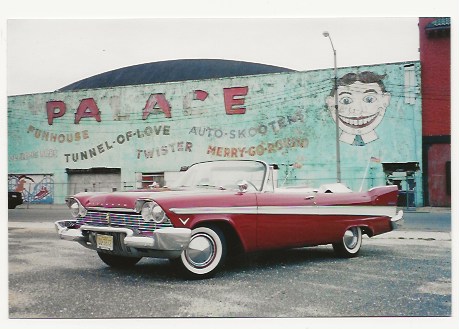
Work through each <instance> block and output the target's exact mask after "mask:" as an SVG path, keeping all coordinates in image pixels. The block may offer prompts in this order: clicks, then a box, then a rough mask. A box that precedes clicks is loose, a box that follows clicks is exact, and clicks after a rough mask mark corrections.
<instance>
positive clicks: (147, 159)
mask: <svg viewBox="0 0 459 329" xmlns="http://www.w3.org/2000/svg"><path fill="white" fill-rule="evenodd" d="M407 65H408V68H409V69H408V70H410V69H411V70H413V72H414V73H412V74H411V75H409V74H408V77H409V78H406V77H407V72H406V71H407V67H406V66H407ZM409 65H411V66H409ZM365 71H369V72H373V73H376V74H379V75H384V78H383V80H382V81H383V83H384V86H385V89H386V93H387V94H390V101H388V104H387V108H386V110H385V113H384V115H382V114H380V116H381V118H380V119H381V120H380V124H379V125H377V126H376V128H374V131H373V132H372V133H371V134H370V135H372V136H373V138H372V140H371V141H368V139H367V142H365V138H361V137H359V136H357V137H356V140H355V141H354V142H353V144H350V142H349V138H350V135H352V134H350V135H349V134H347V135H346V136H347V139H348V140H347V141H342V142H340V148H341V167H342V181H343V182H344V183H345V184H346V185H348V186H349V187H351V188H352V189H356V190H358V189H359V187H360V185H361V183H362V178H363V177H364V176H365V172H366V169H367V167H368V171H367V174H366V180H365V181H364V188H369V187H371V186H375V185H384V184H385V178H384V177H385V176H384V174H383V172H382V166H381V164H380V163H378V162H372V161H370V158H371V157H374V158H378V159H380V160H381V161H382V162H407V161H418V162H419V163H420V164H421V163H422V161H421V159H422V154H421V151H422V133H421V100H420V97H419V90H420V86H419V85H420V81H421V80H420V63H419V62H412V63H393V64H382V65H372V66H362V67H349V68H341V69H339V70H338V77H342V76H344V75H345V74H347V73H357V72H365ZM410 79H411V80H410ZM413 79H414V80H413ZM333 86H334V85H333V70H317V71H308V72H295V73H281V74H270V75H259V76H248V77H237V78H224V79H217V80H202V81H186V82H177V83H165V84H153V85H139V86H127V87H115V88H105V89H92V90H82V91H73V92H53V93H44V94H34V95H20V96H12V97H8V155H9V157H8V172H9V173H10V174H30V175H32V174H36V175H40V174H52V175H53V179H54V182H55V183H62V184H65V183H66V182H67V174H66V171H65V170H66V168H70V169H86V168H94V167H110V168H121V175H122V181H128V182H129V181H130V182H132V181H134V180H135V173H136V172H162V171H178V170H179V169H180V167H181V166H185V165H189V164H192V163H194V162H199V161H205V160H212V159H229V158H238V159H262V160H265V161H267V162H269V163H278V164H294V166H291V167H289V168H290V169H289V170H291V173H290V175H289V177H288V178H289V179H288V180H287V182H288V184H294V185H296V184H306V185H311V186H318V185H320V184H322V183H327V182H333V181H334V180H335V179H336V159H335V158H336V156H335V155H336V154H335V122H334V120H333V118H332V116H331V113H330V111H329V109H328V106H327V99H330V98H328V97H329V96H330V93H331V92H332V91H333V88H334V87H333ZM196 90H197V91H198V92H195V91H196ZM225 92H226V107H225ZM231 93H233V94H231ZM365 96H366V94H364V93H362V94H361V95H360V96H359V99H358V100H357V98H356V99H355V100H354V102H357V101H361V99H360V98H363V97H365ZM155 97H156V98H155ZM161 97H163V98H161ZM354 97H355V95H354ZM161 99H165V100H166V103H161ZM88 100H89V101H88ZM53 101H54V102H57V103H50V102H53ZM368 101H369V103H371V102H372V101H373V100H372V99H368ZM347 102H348V101H347ZM47 103H48V104H60V105H61V106H62V104H63V103H65V106H66V111H65V114H63V113H62V108H54V109H51V111H52V112H50V114H48V112H47ZM88 104H89V108H87V106H88ZM231 104H232V105H231ZM344 105H349V104H344V103H343V105H342V104H340V107H341V106H343V108H344ZM370 105H371V104H370ZM349 106H350V105H349ZM77 109H79V110H77ZM97 110H98V111H100V113H97ZM340 110H341V108H340ZM59 111H60V112H59ZM76 112H78V114H79V115H80V116H82V117H81V118H79V122H78V123H77V124H76V123H75V121H78V117H77V119H76V115H75V113H76ZM53 113H54V114H53ZM61 114H63V115H62V116H60V115H61ZM49 116H55V117H54V118H49ZM98 118H100V120H99V121H98ZM50 119H52V124H50V123H51V122H50V121H49V120H50ZM357 135H358V134H357ZM292 168H293V170H292ZM280 169H281V170H280V173H279V178H280V181H283V180H284V176H285V172H286V169H287V168H286V166H282V165H281V166H280ZM416 188H417V193H416V199H417V204H419V205H420V204H421V203H422V199H421V198H422V191H421V188H422V184H421V173H417V186H416ZM55 193H56V199H55V200H54V202H56V203H61V202H63V197H61V196H58V194H60V193H58V192H55ZM63 195H65V193H63Z"/></svg>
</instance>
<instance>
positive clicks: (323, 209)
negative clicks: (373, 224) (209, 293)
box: [170, 206, 396, 217]
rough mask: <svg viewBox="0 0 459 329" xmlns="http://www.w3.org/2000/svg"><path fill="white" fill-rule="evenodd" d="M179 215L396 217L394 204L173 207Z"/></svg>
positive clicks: (173, 210)
mask: <svg viewBox="0 0 459 329" xmlns="http://www.w3.org/2000/svg"><path fill="white" fill-rule="evenodd" d="M170 211H172V212H174V213H175V214H177V215H196V214H259V215H343V216H387V217H394V216H395V215H396V208H395V207H393V206H290V207H288V206H262V207H258V208H257V207H255V206H253V207H190V208H171V209H170Z"/></svg>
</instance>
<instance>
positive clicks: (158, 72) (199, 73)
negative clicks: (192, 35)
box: [58, 59, 294, 91]
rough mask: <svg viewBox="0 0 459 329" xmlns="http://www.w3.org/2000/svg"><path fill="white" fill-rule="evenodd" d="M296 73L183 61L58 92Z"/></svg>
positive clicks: (125, 71) (104, 76)
mask: <svg viewBox="0 0 459 329" xmlns="http://www.w3.org/2000/svg"><path fill="white" fill-rule="evenodd" d="M293 71H294V70H291V69H287V68H284V67H278V66H272V65H265V64H258V63H250V62H242V61H232V60H222V59H179V60H170V61H162V62H153V63H145V64H139V65H133V66H128V67H123V68H120V69H116V70H113V71H108V72H105V73H101V74H97V75H94V76H92V77H89V78H86V79H83V80H80V81H77V82H74V83H72V84H70V85H68V86H65V87H63V88H60V89H59V90H58V91H70V90H78V89H93V88H107V87H116V86H129V85H140V84H150V83H164V82H174V81H186V80H203V79H217V78H227V77H236V76H244V75H257V74H271V73H280V72H293Z"/></svg>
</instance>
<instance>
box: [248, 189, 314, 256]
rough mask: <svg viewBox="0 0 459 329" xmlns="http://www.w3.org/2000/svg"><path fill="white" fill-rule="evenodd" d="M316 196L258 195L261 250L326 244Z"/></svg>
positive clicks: (258, 229)
mask: <svg viewBox="0 0 459 329" xmlns="http://www.w3.org/2000/svg"><path fill="white" fill-rule="evenodd" d="M315 198H316V196H315V193H313V192H291V193H290V192H282V193H277V192H268V193H259V194H258V195H257V203H258V219H257V247H258V249H260V250H262V249H277V248H285V247H299V246H305V245H313V244H314V243H317V241H320V240H322V238H321V235H323V232H322V230H321V227H320V219H319V218H318V215H317V209H318V206H317V205H316V202H315Z"/></svg>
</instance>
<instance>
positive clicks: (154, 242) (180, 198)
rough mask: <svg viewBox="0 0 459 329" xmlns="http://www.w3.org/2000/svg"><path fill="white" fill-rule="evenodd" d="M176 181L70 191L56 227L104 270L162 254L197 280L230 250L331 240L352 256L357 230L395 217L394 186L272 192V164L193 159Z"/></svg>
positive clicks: (370, 229) (381, 227) (389, 226)
mask: <svg viewBox="0 0 459 329" xmlns="http://www.w3.org/2000/svg"><path fill="white" fill-rule="evenodd" d="M176 185H177V186H174V187H170V188H168V189H167V191H166V190H165V189H152V190H139V191H129V192H112V193H89V192H85V193H79V194H77V195H75V196H73V197H71V198H69V200H68V202H67V203H68V206H69V208H70V211H71V213H72V215H73V217H74V219H72V220H62V221H58V222H56V223H55V225H56V229H57V231H58V234H59V236H60V237H61V238H62V239H66V240H72V241H77V242H79V243H80V244H81V245H83V246H85V247H87V248H90V249H93V250H95V251H97V253H98V255H99V257H100V258H101V260H102V261H103V262H105V263H106V264H108V265H109V266H113V267H126V266H133V265H135V264H136V263H137V262H138V261H139V260H140V259H141V258H142V257H156V258H168V259H170V260H171V262H172V263H173V264H175V265H176V266H177V267H178V268H179V269H180V270H181V271H182V272H183V273H184V274H187V275H188V276H191V277H193V278H206V277H210V276H212V275H213V274H214V273H215V272H216V271H217V270H218V269H220V268H221V266H222V265H223V264H224V261H225V258H226V257H227V256H228V255H229V254H232V253H235V252H252V251H261V250H270V249H280V248H294V247H305V246H316V245H324V244H332V245H333V248H334V250H335V252H336V253H337V254H338V255H340V256H343V257H354V256H356V255H357V254H358V252H359V250H360V247H361V245H362V234H366V235H368V236H369V237H371V236H374V235H378V234H382V233H385V232H389V231H391V230H393V229H394V227H395V225H396V222H397V221H399V220H400V219H401V218H402V217H403V212H402V211H399V212H398V213H397V210H396V205H397V193H398V190H397V186H381V187H376V188H372V189H370V190H369V191H367V192H358V193H357V192H352V191H351V190H349V189H348V188H346V187H345V186H344V185H342V184H331V185H325V186H322V187H321V188H319V189H317V190H314V189H308V188H276V187H275V182H274V175H273V167H272V166H269V165H268V164H267V163H265V162H263V161H244V160H239V161H211V162H202V163H198V164H195V165H193V166H191V167H189V168H188V170H187V171H186V172H184V173H183V174H182V176H181V177H180V179H179V180H178V183H177V184H176Z"/></svg>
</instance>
